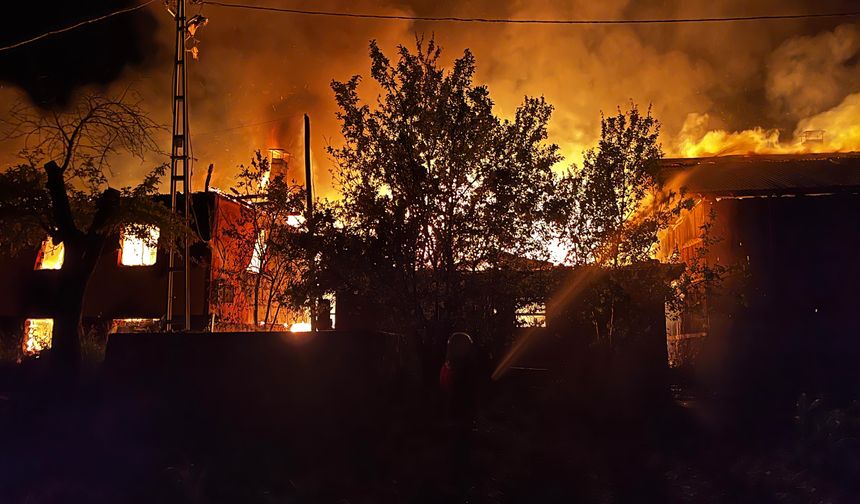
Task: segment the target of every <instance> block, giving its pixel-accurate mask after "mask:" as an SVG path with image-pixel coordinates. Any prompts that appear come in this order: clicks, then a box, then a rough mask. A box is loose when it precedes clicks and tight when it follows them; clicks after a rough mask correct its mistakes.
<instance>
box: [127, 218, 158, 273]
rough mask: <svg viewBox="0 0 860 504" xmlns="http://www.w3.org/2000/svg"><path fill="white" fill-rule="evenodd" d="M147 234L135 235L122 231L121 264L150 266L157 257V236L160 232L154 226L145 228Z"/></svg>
mask: <svg viewBox="0 0 860 504" xmlns="http://www.w3.org/2000/svg"><path fill="white" fill-rule="evenodd" d="M147 234H148V236H146V237H143V236H135V235H132V234H128V233H123V236H122V242H121V245H120V259H119V262H120V264H122V265H123V266H152V265H153V264H155V260H156V259H157V258H158V247H157V244H158V236H159V235H160V234H161V232H160V231H159V229H158V228H157V227H155V226H150V227H148V228H147Z"/></svg>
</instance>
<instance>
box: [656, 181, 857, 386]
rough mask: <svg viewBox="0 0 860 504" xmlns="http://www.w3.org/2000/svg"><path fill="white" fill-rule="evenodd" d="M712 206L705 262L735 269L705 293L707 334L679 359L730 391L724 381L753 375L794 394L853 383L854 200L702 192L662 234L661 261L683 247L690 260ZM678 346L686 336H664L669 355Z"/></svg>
mask: <svg viewBox="0 0 860 504" xmlns="http://www.w3.org/2000/svg"><path fill="white" fill-rule="evenodd" d="M710 208H712V209H713V210H714V211H715V213H716V220H715V223H714V234H715V235H716V236H717V237H719V238H720V242H719V243H717V244H716V245H714V246H713V247H712V248H711V250H710V251H709V252H708V254H707V260H708V261H709V262H710V263H712V264H714V263H720V264H723V265H726V266H729V267H731V268H732V273H731V274H730V275H729V276H728V277H727V279H726V281H725V282H724V284H723V285H722V286H721V287H720V288H718V289H717V290H715V291H712V292H708V293H707V295H706V303H705V304H706V307H705V310H706V312H705V313H704V315H705V316H706V318H707V325H706V328H705V332H706V335H704V336H703V337H702V338H700V341H698V342H697V345H696V346H697V348H696V350H695V352H691V353H690V355H687V356H686V357H689V358H690V359H689V361H688V362H682V364H688V365H692V366H694V367H695V368H696V369H697V372H699V373H700V374H703V375H704V376H705V377H706V378H707V379H708V380H709V381H712V382H718V383H719V386H721V387H725V388H727V389H730V390H737V389H738V388H742V387H743V386H744V385H743V384H742V383H729V382H731V381H732V380H737V381H740V380H742V379H744V378H742V377H747V378H749V377H750V374H752V375H756V376H755V378H756V380H758V381H760V382H762V383H764V382H767V381H769V380H770V381H771V382H779V384H780V385H784V386H785V387H786V389H791V390H795V391H796V390H798V389H799V388H800V387H810V388H817V389H821V390H829V391H831V392H833V393H836V392H835V391H839V393H841V392H844V391H845V390H847V389H849V388H850V389H852V390H853V389H855V388H857V387H858V384H857V381H858V380H857V378H856V377H854V374H856V373H854V374H852V373H851V369H852V368H853V364H851V362H852V360H854V359H856V358H857V357H860V338H858V336H860V335H858V334H857V329H856V327H857V318H856V313H857V308H856V307H857V304H858V301H860V295H858V291H857V289H856V286H857V285H858V284H860V262H858V261H857V259H856V251H857V248H858V246H860V227H858V226H856V224H855V223H854V222H853V221H854V219H853V216H855V215H860V213H858V212H860V196H858V195H854V194H844V195H822V196H798V197H790V196H784V197H766V198H764V197H756V198H747V199H735V198H724V199H716V198H706V199H704V200H703V201H702V202H701V203H700V204H699V206H697V207H696V208H695V209H694V211H692V212H690V213H688V214H686V215H685V216H684V217H683V219H684V220H683V222H681V223H679V224H678V225H677V226H675V227H674V228H673V229H672V230H670V232H669V233H667V234H666V235H665V236H664V237H663V239H662V240H661V254H663V258H665V254H666V251H667V250H671V249H673V248H674V247H675V246H678V247H679V248H683V246H685V245H689V252H687V253H686V254H682V256H684V258H685V259H689V257H690V256H691V254H692V253H693V252H694V250H695V248H696V247H697V246H700V245H697V244H696V242H695V238H694V232H695V230H696V229H697V228H698V227H699V226H700V225H701V224H702V223H703V222H704V220H703V219H704V216H705V215H706V213H705V212H704V210H705V209H710ZM684 329H685V328H681V331H679V332H680V334H684V333H685V332H689V331H685V330H684ZM683 346H690V340H688V339H680V340H677V339H676V340H675V341H673V340H672V334H671V333H670V335H669V347H670V353H671V352H673V351H675V352H676V353H677V352H680V349H681V347H683ZM673 347H674V348H673Z"/></svg>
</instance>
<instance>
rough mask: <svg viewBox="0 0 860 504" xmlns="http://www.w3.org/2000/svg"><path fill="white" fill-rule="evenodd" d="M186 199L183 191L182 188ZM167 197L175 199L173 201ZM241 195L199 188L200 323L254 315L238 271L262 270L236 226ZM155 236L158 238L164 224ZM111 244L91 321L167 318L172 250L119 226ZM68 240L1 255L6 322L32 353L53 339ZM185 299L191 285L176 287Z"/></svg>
mask: <svg viewBox="0 0 860 504" xmlns="http://www.w3.org/2000/svg"><path fill="white" fill-rule="evenodd" d="M180 200H181V196H180ZM165 204H167V202H166V201H165ZM246 204H247V203H244V202H242V201H240V200H238V199H235V198H232V197H228V196H225V195H224V194H221V193H220V192H215V191H208V192H198V193H194V194H193V196H192V210H193V211H192V214H193V215H192V217H193V219H192V220H193V221H194V222H195V224H194V227H195V230H196V231H197V232H198V233H199V234H200V238H201V240H200V241H199V242H198V243H196V244H194V245H192V248H191V255H192V268H191V271H190V278H191V280H190V282H191V303H190V306H191V315H192V329H195V330H202V329H205V328H209V329H215V330H231V329H239V328H247V327H249V326H250V325H251V324H252V323H253V309H254V307H253V304H252V302H251V297H250V296H249V295H248V294H247V292H245V290H246V289H245V285H244V284H243V283H242V282H241V281H238V280H237V271H239V272H240V273H245V272H246V270H247V273H248V274H253V273H254V264H253V260H254V258H253V248H254V247H248V246H246V244H240V243H238V239H237V237H236V234H235V233H230V232H229V230H230V229H231V228H235V226H241V225H242V224H241V223H242V219H241V211H242V206H243V205H246ZM151 232H152V237H153V238H154V239H156V240H157V238H158V230H157V229H153V230H152V231H151ZM114 240H115V241H114V243H116V246H115V247H108V248H106V249H105V251H104V253H103V255H102V257H101V258H100V259H99V262H98V265H97V266H96V269H95V271H94V273H93V276H92V278H91V280H90V284H89V288H88V290H87V297H86V299H85V302H84V314H83V315H84V324H85V327H87V328H89V329H90V330H96V331H103V332H109V331H117V330H118V331H126V332H130V331H135V330H147V329H153V328H157V327H159V326H160V320H161V319H162V318H163V317H164V310H165V303H166V299H165V294H166V292H167V287H166V286H167V264H168V257H167V252H166V251H164V250H160V249H158V248H156V247H154V246H150V244H149V243H147V242H146V241H145V240H141V239H139V238H135V237H133V236H124V235H122V234H118V235H117V236H115V237H114ZM62 267H63V248H62V244H60V245H59V246H54V244H53V243H52V242H51V240H50V239H48V238H46V240H45V241H44V242H43V243H42V246H41V247H40V248H39V250H33V251H31V253H29V254H21V255H19V256H16V257H7V258H4V259H3V260H2V261H0V277H2V278H4V280H5V282H4V283H5V288H4V289H2V290H0V324H2V325H0V330H2V332H3V333H5V334H6V335H21V337H22V345H23V348H24V352H25V353H36V352H38V351H39V350H41V349H43V348H45V347H47V346H50V341H51V330H52V327H53V320H52V313H54V311H55V306H56V304H57V303H58V302H60V300H58V299H57V297H56V296H57V280H58V271H57V270H59V269H61V268H62ZM176 293H177V296H179V298H178V299H177V301H179V302H180V303H181V302H182V301H183V300H182V296H184V289H182V288H179V289H176Z"/></svg>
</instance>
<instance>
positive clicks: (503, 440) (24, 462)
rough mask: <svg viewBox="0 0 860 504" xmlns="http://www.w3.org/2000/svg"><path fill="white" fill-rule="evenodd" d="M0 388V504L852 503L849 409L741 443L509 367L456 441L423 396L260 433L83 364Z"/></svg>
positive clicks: (231, 408) (857, 421) (8, 380)
mask: <svg viewBox="0 0 860 504" xmlns="http://www.w3.org/2000/svg"><path fill="white" fill-rule="evenodd" d="M2 378H3V381H2V388H3V390H2V394H3V395H2V398H0V436H2V437H0V446H2V449H0V502H3V503H33V504H36V503H76V504H86V503H113V502H118V503H119V502H122V503H126V502H127V503H137V502H140V503H154V502H159V503H173V502H176V503H198V502H200V503H203V502H231V503H233V502H242V503H304V502H331V503H386V502H428V503H429V502H487V503H507V502H527V503H542V502H586V503H589V502H599V503H603V502H606V503H612V502H691V503H693V502H695V503H711V502H713V503H722V502H726V503H729V502H731V503H745V502H749V503H768V502H787V503H795V502H796V503H819V502H820V503H826V502H834V503H841V502H846V503H847V502H858V501H860V493H858V489H860V478H858V476H860V447H858V439H857V438H855V437H854V435H855V434H856V433H858V432H860V428H858V426H860V414H858V412H857V411H853V410H851V409H850V408H849V409H841V410H832V409H830V410H828V409H825V408H823V407H821V406H819V405H812V404H801V405H800V407H799V409H798V411H797V412H796V415H797V417H798V418H797V419H788V422H787V424H786V425H790V426H791V427H789V428H787V429H785V430H784V431H780V432H770V433H768V432H766V430H767V429H765V431H761V430H759V431H755V432H753V431H750V430H745V429H743V422H738V421H734V422H733V421H724V420H723V419H721V418H720V414H718V413H715V412H714V411H715V410H712V408H711V406H710V404H711V403H706V402H705V401H703V400H701V399H699V400H698V401H693V403H689V402H687V403H685V402H683V401H677V400H676V401H670V402H669V403H667V404H664V405H655V406H654V408H652V409H651V410H650V411H641V412H636V414H632V415H631V414H629V413H630V412H629V411H627V412H626V413H625V414H618V415H607V414H604V411H608V410H612V409H613V408H612V407H611V405H606V404H593V405H592V406H593V407H589V405H588V404H582V403H580V404H579V405H577V406H574V405H573V403H574V402H575V401H572V400H571V398H570V397H569V396H568V395H567V393H566V392H565V390H566V389H565V388H564V387H560V386H559V385H558V384H557V383H553V380H552V379H551V378H549V377H548V376H546V375H544V374H542V373H541V372H538V371H514V372H512V373H510V374H509V375H507V376H506V377H505V378H503V379H502V380H499V381H497V382H490V381H489V380H487V381H486V382H484V383H483V385H482V386H481V387H480V388H479V394H478V397H479V400H478V402H477V408H476V411H475V415H474V424H473V425H474V426H473V428H472V429H471V431H470V432H468V433H459V434H458V432H457V428H456V427H455V426H452V425H451V422H450V420H449V417H448V416H447V415H446V414H445V406H444V404H443V398H442V397H440V395H439V394H437V393H436V392H435V389H433V388H432V387H425V388H421V389H418V390H414V391H411V392H410V394H409V396H407V397H394V398H393V400H392V404H388V405H386V406H384V407H383V406H380V404H381V403H377V402H373V403H368V408H374V409H379V408H382V409H379V411H373V412H370V414H369V415H365V413H368V412H361V411H360V410H361V408H362V405H361V404H352V405H350V408H352V409H353V410H354V411H355V412H356V416H362V417H364V418H367V419H370V422H371V425H366V424H362V425H361V426H360V428H359V427H356V425H354V423H353V422H352V421H351V418H349V415H344V414H343V412H339V413H338V415H336V416H335V417H331V416H327V415H326V414H321V415H322V416H321V417H320V419H316V418H314V415H316V414H317V413H318V412H317V411H316V410H313V411H294V412H291V415H292V417H293V418H294V419H295V421H291V420H289V419H287V420H281V419H278V420H277V421H276V422H271V421H269V420H270V419H266V418H257V417H258V416H260V415H262V414H263V413H261V411H265V410H259V409H253V408H250V407H249V410H248V412H247V415H246V416H245V418H244V420H242V419H241V418H242V417H243V411H242V408H243V405H241V404H222V405H221V406H222V407H223V410H221V411H223V412H224V413H223V415H224V417H225V418H230V419H231V420H230V421H228V422H226V423H225V422H221V421H220V420H221V419H219V418H215V417H214V416H217V415H219V413H218V410H213V409H211V408H207V409H206V413H205V415H196V414H192V413H189V412H191V411H194V410H195V402H196V401H197V398H196V397H194V396H191V395H189V396H187V397H185V398H184V399H185V402H186V404H184V405H176V404H165V403H162V402H160V401H159V400H158V398H155V397H152V396H147V395H146V394H143V393H140V392H139V391H137V392H134V391H131V392H130V391H123V390H116V389H115V388H113V387H111V386H110V385H106V384H105V383H104V382H105V380H104V376H103V375H102V374H101V371H99V370H95V371H92V372H91V373H90V374H89V375H88V377H87V378H85V379H83V380H82V383H81V384H77V385H75V386H71V385H68V384H53V385H48V383H46V382H45V381H44V376H42V375H41V374H40V371H39V370H38V363H31V364H25V365H23V366H16V367H14V368H13V369H11V370H6V372H5V373H4V374H3V377H2ZM270 393H271V394H272V395H277V394H278V391H277V390H272V391H270ZM225 401H228V402H229V401H232V399H231V396H229V394H227V395H225ZM801 402H803V401H801ZM339 411H340V410H339ZM619 411H625V410H624V408H620V409H619ZM377 413H378V414H377ZM248 416H254V417H255V418H248ZM323 417H325V418H323ZM237 418H238V419H239V420H235V419H237ZM317 420H319V421H317ZM233 423H235V428H234V427H233V426H232V425H231V424H233ZM281 426H282V427H281Z"/></svg>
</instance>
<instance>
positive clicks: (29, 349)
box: [24, 318, 54, 355]
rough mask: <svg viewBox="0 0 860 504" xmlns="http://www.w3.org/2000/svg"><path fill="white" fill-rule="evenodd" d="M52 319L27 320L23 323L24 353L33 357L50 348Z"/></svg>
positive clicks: (52, 328) (52, 329)
mask: <svg viewBox="0 0 860 504" xmlns="http://www.w3.org/2000/svg"><path fill="white" fill-rule="evenodd" d="M53 332H54V319H49V318H46V319H27V320H25V321H24V353H25V354H27V355H35V354H37V353H39V352H41V351H42V350H47V349H48V348H51V336H52V335H53Z"/></svg>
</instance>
